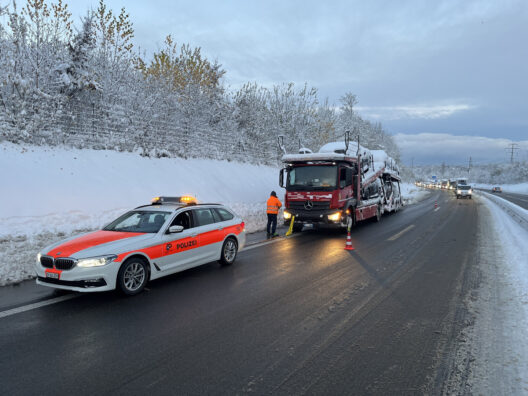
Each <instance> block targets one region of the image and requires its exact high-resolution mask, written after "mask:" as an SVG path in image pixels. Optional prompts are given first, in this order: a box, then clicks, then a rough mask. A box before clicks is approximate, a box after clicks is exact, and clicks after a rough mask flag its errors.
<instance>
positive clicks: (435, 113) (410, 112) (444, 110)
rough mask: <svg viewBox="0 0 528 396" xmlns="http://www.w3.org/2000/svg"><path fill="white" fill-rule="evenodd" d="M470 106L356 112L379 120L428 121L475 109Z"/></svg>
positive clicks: (399, 108) (434, 106) (417, 106)
mask: <svg viewBox="0 0 528 396" xmlns="http://www.w3.org/2000/svg"><path fill="white" fill-rule="evenodd" d="M475 108H476V106H474V105H470V104H449V105H414V106H412V105H410V106H381V107H373V106H357V107H356V110H357V111H358V112H359V113H361V114H362V115H364V116H365V117H367V118H374V119H377V120H401V119H405V118H407V119H413V118H414V119H417V118H418V119H428V120H434V119H438V118H446V117H450V116H452V115H453V114H455V113H459V112H462V111H468V110H472V109H475Z"/></svg>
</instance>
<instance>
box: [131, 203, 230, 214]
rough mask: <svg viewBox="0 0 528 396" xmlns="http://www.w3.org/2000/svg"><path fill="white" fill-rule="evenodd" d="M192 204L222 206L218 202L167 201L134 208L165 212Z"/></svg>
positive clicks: (191, 205) (192, 205)
mask: <svg viewBox="0 0 528 396" xmlns="http://www.w3.org/2000/svg"><path fill="white" fill-rule="evenodd" d="M194 206H222V204H220V203H199V204H195V203H190V204H184V203H176V202H167V203H162V204H159V203H157V204H149V205H141V206H138V207H137V208H135V209H148V210H149V211H156V212H166V211H167V209H169V210H177V209H181V208H187V207H194Z"/></svg>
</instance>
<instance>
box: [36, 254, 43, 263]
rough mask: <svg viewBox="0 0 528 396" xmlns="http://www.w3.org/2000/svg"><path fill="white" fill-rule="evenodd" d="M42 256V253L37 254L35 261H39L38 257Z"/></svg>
mask: <svg viewBox="0 0 528 396" xmlns="http://www.w3.org/2000/svg"><path fill="white" fill-rule="evenodd" d="M41 257H42V253H39V254H37V263H40V258H41Z"/></svg>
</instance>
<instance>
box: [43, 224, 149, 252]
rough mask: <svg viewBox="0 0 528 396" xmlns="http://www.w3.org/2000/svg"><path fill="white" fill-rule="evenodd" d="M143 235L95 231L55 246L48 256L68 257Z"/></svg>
mask: <svg viewBox="0 0 528 396" xmlns="http://www.w3.org/2000/svg"><path fill="white" fill-rule="evenodd" d="M143 234H144V233H141V232H116V231H103V230H101V231H95V232H92V233H90V234H86V235H83V236H81V237H79V238H75V239H72V240H71V241H68V242H66V243H63V244H62V245H59V246H57V247H56V248H54V249H52V250H50V251H49V252H48V255H49V256H52V257H69V256H71V255H72V254H75V253H77V252H80V251H81V250H84V249H88V248H91V247H94V246H97V245H102V244H103V243H108V242H113V241H118V240H120V239H125V238H132V237H135V236H138V235H143ZM59 253H60V254H59Z"/></svg>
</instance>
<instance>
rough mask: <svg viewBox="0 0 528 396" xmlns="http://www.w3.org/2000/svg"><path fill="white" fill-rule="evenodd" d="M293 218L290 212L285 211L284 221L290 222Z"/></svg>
mask: <svg viewBox="0 0 528 396" xmlns="http://www.w3.org/2000/svg"><path fill="white" fill-rule="evenodd" d="M291 217H292V215H291V213H290V212H286V211H284V220H289V219H291Z"/></svg>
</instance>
